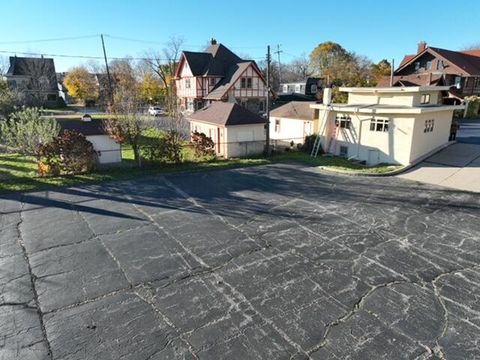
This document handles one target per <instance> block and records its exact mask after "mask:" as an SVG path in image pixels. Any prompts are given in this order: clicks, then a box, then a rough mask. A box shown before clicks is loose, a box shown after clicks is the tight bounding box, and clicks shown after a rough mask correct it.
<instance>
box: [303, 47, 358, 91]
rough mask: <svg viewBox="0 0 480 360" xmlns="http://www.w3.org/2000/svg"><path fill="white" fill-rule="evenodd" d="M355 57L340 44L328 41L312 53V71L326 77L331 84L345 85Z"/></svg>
mask: <svg viewBox="0 0 480 360" xmlns="http://www.w3.org/2000/svg"><path fill="white" fill-rule="evenodd" d="M354 62H355V57H354V56H353V55H352V54H351V53H350V52H348V51H347V50H346V49H344V48H343V47H342V46H341V45H340V44H337V43H335V42H332V41H327V42H323V43H320V44H318V46H317V47H316V48H315V49H313V51H312V52H311V53H310V68H311V71H312V72H313V73H314V74H315V75H318V76H321V77H324V78H325V79H326V80H327V82H328V83H329V84H334V85H343V83H344V82H345V80H347V79H348V78H349V77H350V75H351V71H352V68H353V66H354Z"/></svg>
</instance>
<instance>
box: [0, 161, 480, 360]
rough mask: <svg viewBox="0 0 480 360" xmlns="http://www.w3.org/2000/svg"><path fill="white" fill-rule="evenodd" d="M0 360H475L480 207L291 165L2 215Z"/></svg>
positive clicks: (25, 204)
mask: <svg viewBox="0 0 480 360" xmlns="http://www.w3.org/2000/svg"><path fill="white" fill-rule="evenodd" d="M0 211H1V218H0V229H1V232H0V359H2V360H7V359H8V360H11V359H21V360H39V359H55V360H60V359H62V360H67V359H68V360H72V359H95V360H103V359H109V360H110V359H111V360H113V359H115V360H117V359H140V360H147V359H150V360H159V359H296V360H299V359H449V360H451V359H462V360H465V359H480V246H479V245H480V221H479V216H480V197H479V195H478V194H470V193H465V192H459V191H453V190H449V189H444V188H440V187H432V186H427V185H419V184H417V183H414V182H409V181H406V180H401V179H396V178H390V177H384V178H360V177H342V176H333V175H325V174H320V173H317V172H316V171H315V170H313V169H312V168H305V167H302V166H298V165H269V166H260V167H252V168H245V169H235V170H222V171H214V172H206V173H196V174H182V175H172V176H166V177H162V176H152V177H146V178H142V179H137V180H132V181H124V182H117V183H104V184H100V185H88V186H81V187H75V188H66V189H57V190H54V191H48V192H45V191H43V192H37V193H27V194H23V195H8V196H7V195H3V196H1V199H0Z"/></svg>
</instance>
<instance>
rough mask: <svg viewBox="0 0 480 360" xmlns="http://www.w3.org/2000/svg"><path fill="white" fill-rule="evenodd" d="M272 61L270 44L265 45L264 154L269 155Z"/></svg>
mask: <svg viewBox="0 0 480 360" xmlns="http://www.w3.org/2000/svg"><path fill="white" fill-rule="evenodd" d="M271 62H272V55H271V54H270V45H268V46H267V97H266V99H265V100H266V101H265V104H266V110H267V112H266V113H267V123H266V128H265V130H266V131H265V136H266V139H265V154H266V155H267V156H269V155H270V63H271Z"/></svg>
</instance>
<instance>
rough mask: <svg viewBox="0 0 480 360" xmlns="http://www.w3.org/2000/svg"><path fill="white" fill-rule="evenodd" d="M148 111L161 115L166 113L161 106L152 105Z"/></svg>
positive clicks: (154, 114) (151, 113)
mask: <svg viewBox="0 0 480 360" xmlns="http://www.w3.org/2000/svg"><path fill="white" fill-rule="evenodd" d="M148 113H149V114H150V115H153V116H161V115H164V114H165V111H163V109H162V108H161V107H160V106H150V107H149V108H148Z"/></svg>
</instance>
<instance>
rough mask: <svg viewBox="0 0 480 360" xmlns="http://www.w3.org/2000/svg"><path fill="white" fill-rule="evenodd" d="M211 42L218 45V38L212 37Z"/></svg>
mask: <svg viewBox="0 0 480 360" xmlns="http://www.w3.org/2000/svg"><path fill="white" fill-rule="evenodd" d="M210 44H212V45H217V39H215V38H213V37H212V38H211V39H210Z"/></svg>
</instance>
